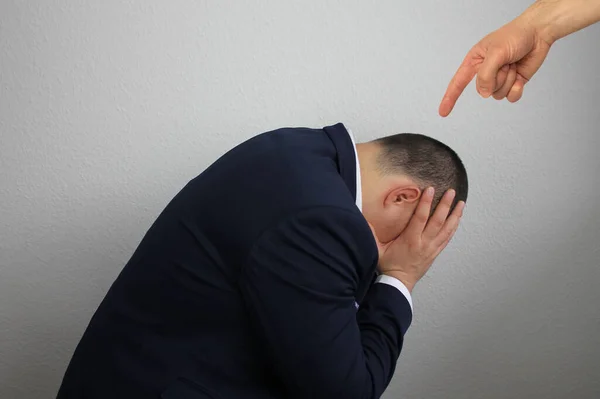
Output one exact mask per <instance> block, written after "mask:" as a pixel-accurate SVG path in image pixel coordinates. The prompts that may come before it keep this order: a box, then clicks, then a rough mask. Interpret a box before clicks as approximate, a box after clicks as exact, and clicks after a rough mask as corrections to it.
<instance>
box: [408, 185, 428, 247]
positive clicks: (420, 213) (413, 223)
mask: <svg viewBox="0 0 600 399" xmlns="http://www.w3.org/2000/svg"><path fill="white" fill-rule="evenodd" d="M434 193H435V190H434V189H433V187H429V188H428V189H427V190H425V191H424V192H423V194H422V195H421V199H420V200H419V204H418V205H417V209H416V210H415V213H414V214H413V215H412V217H411V219H410V222H409V223H408V226H407V227H406V232H407V233H408V235H409V236H413V237H421V235H422V234H423V230H424V229H425V226H426V225H427V220H428V219H429V215H430V214H431V203H432V202H433V195H434Z"/></svg>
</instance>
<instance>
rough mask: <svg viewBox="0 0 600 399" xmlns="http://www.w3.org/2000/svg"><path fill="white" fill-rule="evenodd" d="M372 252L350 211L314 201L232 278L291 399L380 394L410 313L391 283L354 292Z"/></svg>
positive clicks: (360, 221)
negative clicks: (358, 302)
mask: <svg viewBox="0 0 600 399" xmlns="http://www.w3.org/2000/svg"><path fill="white" fill-rule="evenodd" d="M376 261H377V250H376V246H375V243H374V240H373V236H372V234H371V231H370V229H369V227H368V224H367V223H366V221H365V220H364V218H363V217H362V215H360V214H359V213H357V212H351V211H348V210H344V209H341V208H339V209H338V208H329V207H327V208H317V209H309V210H306V211H303V212H301V213H299V214H295V215H293V216H290V217H288V218H286V219H285V220H284V221H282V222H280V223H278V224H277V225H276V226H274V227H272V228H271V229H268V230H267V231H266V232H264V233H263V234H262V236H261V238H260V239H259V240H258V241H257V243H256V244H255V246H254V247H253V249H252V251H251V252H250V255H249V258H248V262H247V264H246V265H244V269H243V272H242V275H241V277H240V287H241V291H242V293H243V295H244V297H245V300H246V302H247V304H248V308H249V312H250V314H251V317H252V319H253V321H254V323H255V326H256V329H257V332H258V335H259V337H260V338H261V339H263V340H264V344H265V350H266V351H267V353H268V356H269V357H270V360H271V361H272V362H273V369H274V370H275V372H277V373H278V375H279V377H280V379H281V380H282V382H283V383H284V385H285V386H286V388H287V391H288V392H287V393H288V395H287V397H290V398H308V397H310V398H327V399H330V398H345V399H353V398H356V399H359V398H360V399H371V398H379V397H380V396H381V395H382V393H383V392H384V390H385V389H386V387H387V385H388V384H389V382H390V380H391V378H392V375H393V373H394V369H395V365H396V362H397V360H398V356H399V355H400V351H401V348H402V342H403V336H404V334H405V332H406V330H407V329H408V326H409V325H410V322H411V318H412V313H411V309H410V305H409V304H408V301H407V300H406V298H405V297H404V296H403V295H402V294H401V293H400V292H399V291H398V290H396V289H395V288H394V287H391V286H389V285H387V284H374V285H373V286H372V287H371V288H370V290H369V292H368V293H367V295H366V297H365V298H364V300H363V302H362V303H361V307H360V310H359V311H358V312H357V310H356V307H355V302H354V301H355V292H356V289H357V286H358V284H359V281H360V279H361V278H362V277H364V276H366V275H367V271H368V270H372V267H373V265H374V264H375V262H376Z"/></svg>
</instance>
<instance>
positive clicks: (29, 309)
mask: <svg viewBox="0 0 600 399" xmlns="http://www.w3.org/2000/svg"><path fill="white" fill-rule="evenodd" d="M523 4H524V3H523V2H522V1H518V0H509V1H504V2H498V1H491V0H490V1H483V2H482V1H475V0H462V1H454V2H442V1H436V0H422V1H419V2H414V1H411V2H409V1H401V0H396V1H392V0H387V1H378V2H374V1H369V2H367V1H358V0H352V1H348V0H344V1H341V0H339V1H323V0H321V1H318V2H317V1H306V0H304V1H276V0H263V1H245V2H241V1H233V0H229V1H218V2H217V1H211V2H209V1H192V0H187V1H186V0H174V1H168V2H167V1H157V0H144V1H142V0H136V1H133V0H130V1H117V0H110V1H101V2H100V1H86V2H84V1H68V2H67V1H58V0H46V1H41V0H36V1H33V0H32V1H17V0H3V1H2V2H1V3H0V273H1V274H0V397H1V398H6V399H13V398H15V399H20V398H27V399H29V398H31V399H37V398H39V399H41V398H49V397H52V396H53V395H54V394H55V392H56V389H57V387H58V384H59V382H60V379H61V377H62V373H63V372H64V369H65V367H66V364H67V362H68V360H69V358H70V355H71V353H72V351H73V349H74V346H75V345H76V343H77V342H78V339H79V337H80V336H81V334H82V332H83V330H84V328H85V327H86V324H87V322H88V320H89V318H90V317H91V315H92V313H93V311H94V309H95V308H96V306H97V305H98V304H99V302H100V300H101V299H102V297H103V295H104V294H105V292H106V291H107V289H108V287H109V285H110V284H111V282H112V281H113V279H114V278H115V276H116V275H117V273H118V272H119V271H120V269H121V268H122V266H123V264H124V263H125V262H126V261H127V259H128V258H129V256H130V255H131V253H132V251H133V250H134V248H135V247H136V245H137V244H138V242H139V241H140V239H141V238H142V235H143V234H144V232H145V231H146V229H147V228H148V227H149V225H150V223H151V222H152V221H153V220H154V218H155V217H156V216H157V214H158V213H159V212H160V211H161V209H162V208H163V206H164V205H165V204H166V203H167V202H168V201H169V199H170V198H171V197H172V196H173V195H174V194H175V193H176V192H177V191H178V190H179V189H180V188H181V187H182V186H183V185H184V184H185V183H186V182H187V181H188V180H189V179H190V178H192V177H194V176H195V175H196V174H198V173H199V172H201V171H202V170H203V169H204V168H205V167H206V166H207V165H209V164H210V163H211V162H212V161H213V160H215V159H216V158H217V157H218V156H219V155H220V154H222V153H223V152H224V151H225V150H227V149H228V148H229V147H231V146H233V145H235V144H237V143H238V142H240V141H242V140H244V139H246V138H248V137H250V136H252V135H254V134H256V133H259V132H261V131H264V130H267V129H271V128H276V127H280V126H290V125H296V126H311V127H317V126H323V125H326V124H330V123H335V122H338V121H343V122H345V123H347V124H348V125H349V126H350V127H351V128H352V130H353V131H354V133H355V134H356V135H357V136H358V138H359V139H361V140H366V139H370V138H374V137H376V136H378V135H384V134H390V133H395V132H400V131H411V132H421V133H426V134H429V135H432V136H434V137H437V138H439V139H441V140H443V141H445V142H447V143H448V144H450V145H452V146H453V147H455V148H456V149H457V150H458V151H459V153H460V154H461V155H462V156H463V157H464V159H465V162H466V164H467V166H468V168H469V170H470V175H471V182H472V187H473V189H472V195H471V198H470V202H469V205H468V207H467V210H466V216H465V220H464V224H463V227H462V229H461V230H460V232H459V233H458V236H457V238H456V240H455V241H454V242H453V244H452V246H451V247H450V248H449V249H448V250H447V251H446V252H445V253H444V254H443V256H441V258H440V259H439V261H438V262H437V263H436V265H435V267H434V268H433V270H432V271H431V273H430V274H429V275H428V276H427V278H426V279H425V280H424V282H423V283H421V284H420V285H419V286H418V288H417V289H416V291H415V306H416V319H415V322H414V324H413V326H412V328H411V330H410V332H409V334H408V336H407V341H406V349H405V351H404V353H403V355H402V356H401V360H400V362H399V365H398V372H397V376H396V378H395V379H394V381H393V383H392V385H391V387H390V389H389V390H388V392H387V394H386V398H396V397H403V398H415V399H416V398H428V399H448V398H451V399H453V398H487V399H495V398H498V399H500V398H502V399H504V398H507V397H509V398H544V399H553V398H556V399H559V398H560V399H562V398H566V397H568V398H578V399H588V398H589V399H593V398H598V397H600V378H599V371H598V366H597V364H598V363H597V362H598V358H600V334H598V330H599V327H600V310H599V303H600V290H599V289H598V283H599V282H600V266H599V264H600V252H599V251H598V248H599V247H600V245H599V244H600V210H599V208H598V203H599V202H600V190H599V188H598V185H599V183H600V178H599V177H598V175H599V174H600V157H599V156H598V151H599V150H600V134H599V124H600V116H599V106H598V90H599V89H600V78H599V77H598V76H599V75H598V71H599V70H600V56H599V54H598V52H599V47H598V42H599V38H600V26H595V27H592V28H590V29H587V30H585V31H583V32H580V33H578V34H576V35H573V36H571V37H569V38H567V39H565V40H564V41H562V42H559V43H558V44H557V45H556V46H555V48H553V49H552V51H551V54H550V58H549V60H548V61H547V62H546V64H545V66H544V67H543V68H542V70H541V72H540V73H539V76H537V77H536V78H535V79H534V80H533V82H532V83H531V84H530V85H529V86H528V87H527V90H526V92H525V96H524V98H523V100H522V102H520V104H519V105H517V106H515V105H510V104H508V103H496V102H495V101H494V100H492V99H490V100H482V99H480V98H478V97H477V96H476V94H475V92H474V88H473V87H472V86H471V87H469V89H468V90H467V93H466V95H465V96H464V98H462V100H461V102H460V103H459V106H458V107H457V109H456V110H455V113H454V114H453V116H452V117H451V118H449V119H446V120H443V119H441V118H439V117H437V106H438V101H439V100H440V98H441V95H442V94H443V92H444V90H445V88H446V84H447V82H448V80H449V79H450V77H451V75H452V73H453V72H454V70H455V68H456V67H457V66H458V64H459V63H460V61H461V60H462V58H463V56H464V54H465V53H466V51H467V50H468V49H469V48H470V47H471V45H473V44H474V43H475V42H476V41H477V40H479V38H480V37H482V36H483V35H484V34H486V33H488V32H489V31H490V30H492V29H494V28H496V27H499V26H500V25H501V24H503V23H505V22H507V21H508V20H510V19H512V18H513V17H514V16H516V15H517V14H519V13H520V12H521V11H522V9H523V7H524V5H523Z"/></svg>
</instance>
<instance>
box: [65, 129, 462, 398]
mask: <svg viewBox="0 0 600 399" xmlns="http://www.w3.org/2000/svg"><path fill="white" fill-rule="evenodd" d="M428 186H432V187H434V188H435V189H436V190H435V192H434V193H435V194H434V193H432V192H431V191H430V190H425V189H426V188H427V187H428ZM446 191H447V192H446ZM444 192H446V194H445V195H444V197H443V198H441V199H440V197H441V194H442V193H444ZM466 196H467V175H466V172H465V169H464V167H463V164H462V162H461V161H460V159H459V158H458V156H457V155H456V154H455V153H454V152H453V151H452V150H451V149H450V148H448V147H447V146H445V145H444V144H442V143H439V142H437V141H435V140H433V139H430V138H428V137H425V136H420V135H411V134H405V135H396V136H391V137H388V138H384V139H381V140H379V141H375V142H370V143H364V144H360V145H358V146H355V145H354V142H353V139H352V137H351V136H350V134H349V133H348V131H347V130H346V129H345V127H344V126H343V125H342V124H337V125H335V126H330V127H326V128H324V129H306V128H289V129H279V130H276V131H272V132H268V133H264V134H261V135H259V136H256V137H254V138H252V139H250V140H248V141H247V142H245V143H243V144H241V145H239V146H238V147H236V148H234V149H233V150H231V151H229V152H228V153H227V154H225V155H224V156H223V157H221V158H220V159H219V160H217V161H216V162H215V163H214V164H213V165H211V166H210V167H209V168H208V169H207V170H206V171H204V172H203V173H202V174H201V175H199V176H198V177H197V178H195V179H193V180H192V181H191V182H189V183H188V185H187V186H186V187H185V188H184V189H183V190H182V191H181V192H180V193H179V194H178V195H177V196H176V197H175V198H174V199H173V200H172V201H171V203H169V205H168V206H167V207H166V209H165V210H164V211H163V212H162V214H161V215H160V216H159V218H158V219H157V220H156V222H155V223H154V224H153V226H152V227H151V228H150V230H149V231H148V233H147V234H146V236H145V237H144V239H143V240H142V242H141V243H140V245H139V247H138V249H137V250H136V251H135V253H134V254H133V256H132V258H131V259H130V261H129V262H128V263H127V265H126V266H125V268H124V270H123V271H122V273H121V274H120V276H119V277H118V278H117V280H116V281H115V283H114V284H113V286H112V287H111V289H110V290H109V292H108V294H107V296H106V298H105V299H104V301H103V302H102V304H101V305H100V307H99V309H98V310H97V312H96V314H95V315H94V317H93V318H92V320H91V322H90V324H89V326H88V328H87V330H86V332H85V334H84V336H83V338H82V340H81V342H80V344H79V345H78V347H77V349H76V351H75V354H74V356H73V359H72V360H71V363H70V365H69V368H68V370H67V372H66V374H65V377H64V380H63V384H62V387H61V389H60V391H59V394H58V397H59V398H60V399H74V398H88V399H90V398H110V399H119V398H136V399H144V398H159V397H162V398H167V399H169V398H170V399H184V398H233V399H240V398H328V399H330V398H344V399H352V398H379V397H380V396H381V394H382V392H383V391H384V390H385V388H386V387H387V385H388V384H389V382H390V380H391V378H392V375H393V372H394V368H395V364H396V361H397V359H398V356H399V354H400V350H401V348H402V343H403V337H404V334H405V333H406V330H407V329H408V327H409V325H410V323H411V319H412V300H411V293H410V292H411V290H412V288H413V287H414V285H415V283H416V282H417V281H418V280H419V279H420V278H421V277H422V276H423V274H424V273H425V272H426V271H427V269H428V268H429V266H430V265H431V263H432V262H433V260H434V259H435V257H436V256H437V255H438V254H439V253H440V251H441V250H442V249H443V248H444V247H445V246H446V245H447V243H448V241H449V240H450V238H451V237H452V235H453V234H454V232H455V230H456V228H457V226H458V223H459V219H460V216H461V215H462V210H463V206H464V200H466ZM438 203H439V205H437V207H436V209H435V212H434V213H433V215H431V213H432V212H431V208H432V204H434V205H435V204H438ZM451 208H454V210H453V211H452V213H451V214H450V215H449V213H450V209H451ZM361 209H362V213H361ZM363 215H364V216H363ZM430 215H431V217H430ZM365 218H366V219H365ZM367 221H368V222H367ZM375 236H376V237H377V239H374V237H375ZM377 270H378V271H379V273H380V275H379V276H376V271H377ZM357 308H358V310H357Z"/></svg>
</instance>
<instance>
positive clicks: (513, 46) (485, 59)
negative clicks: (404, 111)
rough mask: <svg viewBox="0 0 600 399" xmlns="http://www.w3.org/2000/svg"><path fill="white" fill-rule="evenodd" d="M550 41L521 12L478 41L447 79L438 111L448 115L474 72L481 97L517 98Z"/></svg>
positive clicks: (515, 99)
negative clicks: (447, 83) (518, 15)
mask: <svg viewBox="0 0 600 399" xmlns="http://www.w3.org/2000/svg"><path fill="white" fill-rule="evenodd" d="M551 45H552V41H551V40H550V38H549V37H543V36H542V34H541V33H540V32H539V31H538V29H537V28H536V27H535V25H534V24H533V23H532V21H531V19H530V18H528V14H524V15H522V16H521V17H519V18H517V19H515V20H514V21H512V22H510V23H508V24H507V25H505V26H503V27H502V28H500V29H498V30H497V31H495V32H492V33H490V34H489V35H487V36H486V37H484V38H483V39H482V40H481V41H480V42H479V43H477V44H476V45H475V46H474V47H473V48H472V49H471V50H470V51H469V53H468V54H467V56H466V57H465V59H464V61H463V63H462V64H461V66H460V67H459V69H458V71H457V72H456V74H455V75H454V77H453V78H452V80H451V81H450V84H449V86H448V89H447V90H446V94H445V95H444V98H443V100H442V103H441V104H440V108H439V113H440V115H441V116H443V117H445V116H448V115H449V114H450V112H451V111H452V109H453V108H454V105H455V104H456V101H457V100H458V97H460V95H461V94H462V92H463V91H464V89H465V87H467V85H468V84H469V83H470V82H471V80H472V79H473V78H474V77H475V75H477V92H478V93H479V94H480V95H481V96H482V97H484V98H488V97H490V96H492V97H494V98H495V99H496V100H502V99H504V98H506V99H507V100H508V101H510V102H516V101H518V100H519V99H520V98H521V96H522V95H523V88H524V86H525V84H526V83H527V82H528V81H529V80H530V79H531V78H532V77H533V75H534V74H535V73H536V72H537V71H538V69H539V68H540V66H541V65H542V63H543V62H544V60H545V59H546V56H547V55H548V51H549V50H550V46H551Z"/></svg>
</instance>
